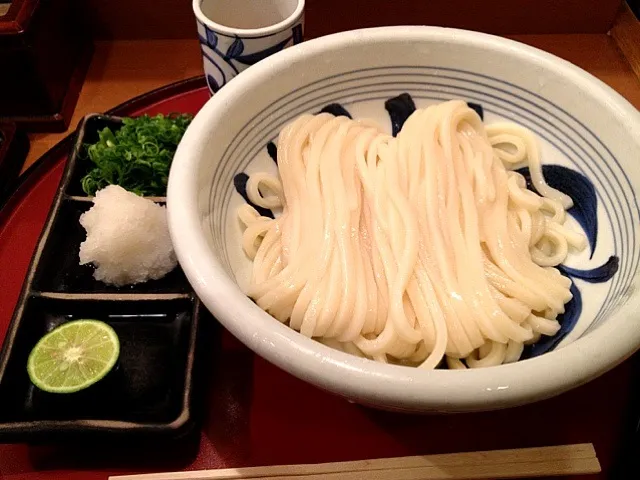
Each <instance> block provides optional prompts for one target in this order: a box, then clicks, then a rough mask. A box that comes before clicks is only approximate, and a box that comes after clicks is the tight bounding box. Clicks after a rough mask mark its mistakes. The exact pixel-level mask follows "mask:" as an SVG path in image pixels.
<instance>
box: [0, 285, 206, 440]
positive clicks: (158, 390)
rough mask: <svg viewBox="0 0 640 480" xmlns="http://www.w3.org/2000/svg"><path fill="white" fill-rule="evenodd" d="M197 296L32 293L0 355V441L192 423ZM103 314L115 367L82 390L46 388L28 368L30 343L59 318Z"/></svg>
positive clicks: (172, 430) (172, 428) (156, 432)
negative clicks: (115, 350)
mask: <svg viewBox="0 0 640 480" xmlns="http://www.w3.org/2000/svg"><path fill="white" fill-rule="evenodd" d="M199 310H200V307H199V302H198V301H197V300H195V299H194V298H193V297H192V296H185V297H184V298H176V299H173V300H149V301H140V300H64V299H57V298H47V297H45V296H38V295H33V296H31V297H30V298H29V299H28V300H27V302H26V305H25V307H24V310H23V314H22V316H21V319H22V322H21V325H20V328H18V329H17V330H16V332H15V335H14V336H13V337H12V341H11V344H10V345H7V346H6V348H5V351H4V352H3V357H2V360H1V361H0V441H2V442H19V441H43V440H46V441H55V440H56V439H59V438H62V439H65V438H68V437H69V436H74V435H75V436H78V435H82V434H84V433H90V434H100V436H104V435H105V434H108V435H110V436H118V435H119V436H127V437H129V436H131V435H132V434H134V435H136V436H151V435H152V436H156V437H158V436H159V437H177V436H182V435H184V434H186V433H188V432H189V431H190V430H191V429H192V428H193V427H194V418H193V414H192V409H193V406H194V395H193V390H192V382H193V371H194V361H195V355H196V350H197V345H196V341H197V339H196V333H197V331H198V322H199V314H200V311H199ZM83 318H91V319H98V320H102V321H104V322H106V323H108V324H109V325H111V327H113V329H114V330H115V332H116V334H117V335H118V338H119V340H120V356H119V359H118V363H117V364H116V367H114V369H113V370H112V371H111V372H110V373H109V374H108V375H107V376H106V377H105V378H103V379H102V380H100V381H99V382H98V383H96V384H95V385H93V386H91V387H89V388H88V389H86V390H83V391H80V392H77V393H72V394H53V393H47V392H44V391H42V390H40V389H38V388H37V387H35V386H34V385H33V384H32V383H31V381H30V379H29V376H28V374H27V370H26V364H27V358H28V356H29V353H30V352H31V349H32V348H33V347H34V346H35V344H36V343H37V342H38V340H39V339H40V338H41V337H42V336H44V335H45V334H46V333H48V332H50V331H51V330H53V329H54V328H56V327H58V326H59V325H61V324H63V323H65V322H68V321H71V320H78V319H83Z"/></svg>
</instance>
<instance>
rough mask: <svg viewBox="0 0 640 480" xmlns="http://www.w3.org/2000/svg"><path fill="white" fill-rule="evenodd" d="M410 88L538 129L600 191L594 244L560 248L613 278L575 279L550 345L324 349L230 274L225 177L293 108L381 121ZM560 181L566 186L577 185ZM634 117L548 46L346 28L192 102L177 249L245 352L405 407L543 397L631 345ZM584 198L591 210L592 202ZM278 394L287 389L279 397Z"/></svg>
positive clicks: (178, 200) (367, 400) (235, 242)
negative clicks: (429, 356) (459, 359)
mask: <svg viewBox="0 0 640 480" xmlns="http://www.w3.org/2000/svg"><path fill="white" fill-rule="evenodd" d="M402 92H409V93H410V94H411V95H413V98H414V100H415V101H416V103H417V105H418V107H420V106H423V105H425V104H428V103H430V102H434V101H442V100H446V99H450V98H463V99H465V100H467V101H471V102H475V103H479V104H482V106H483V107H484V110H485V113H486V120H487V121H492V120H494V119H496V118H505V119H509V120H513V121H516V122H518V123H520V124H522V125H524V126H527V127H529V128H530V129H532V130H533V131H534V132H535V133H536V134H537V135H538V137H540V138H541V141H542V154H543V159H544V162H545V163H559V164H562V165H566V166H570V167H571V168H572V169H573V170H575V171H579V172H582V174H584V175H585V176H586V177H588V178H589V179H590V180H591V182H592V183H593V185H594V187H595V190H596V192H597V195H595V196H593V198H591V200H589V201H588V202H587V203H589V202H591V203H589V205H587V207H588V208H593V207H594V206H595V204H594V201H597V209H596V211H597V215H596V214H594V213H593V212H591V213H589V212H586V217H587V218H589V219H591V220H593V219H594V218H597V220H598V225H599V229H598V231H597V233H596V232H593V231H592V236H593V239H594V243H595V242H596V241H597V243H596V245H595V246H596V248H595V251H594V254H593V257H592V258H589V255H588V254H585V255H583V256H578V257H574V258H571V259H570V262H569V263H570V264H571V266H573V267H577V268H582V269H593V268H594V267H598V266H600V265H601V264H603V263H605V262H606V260H607V259H608V258H609V257H610V256H612V255H615V256H617V257H618V259H619V269H618V271H617V273H616V274H615V275H614V277H613V278H612V279H611V280H608V281H606V282H602V283H595V284H594V283H589V282H585V281H583V280H580V279H578V280H576V281H575V284H576V286H577V288H578V290H579V291H580V293H581V295H580V296H581V299H582V309H581V310H578V313H579V315H578V316H577V323H576V325H575V326H574V327H573V328H572V329H571V332H569V333H568V335H567V336H566V338H564V340H563V341H562V342H561V343H560V345H558V346H557V347H556V348H555V349H554V350H553V351H551V352H549V353H545V354H543V355H541V356H537V357H535V358H531V359H527V360H523V361H520V362H518V363H515V364H511V365H503V366H499V367H491V368H485V369H476V370H467V371H447V370H436V371H424V370H421V369H414V368H408V367H401V366H392V365H382V364H379V363H375V362H373V361H369V360H364V359H360V358H357V357H355V356H350V355H348V354H345V353H342V352H338V351H335V350H332V349H330V348H328V347H326V346H323V345H321V344H320V343H317V342H315V341H313V340H310V339H308V338H305V337H303V336H302V335H300V334H298V333H297V332H295V331H293V330H291V329H289V328H288V327H287V326H285V325H282V324H280V323H279V322H277V321H276V320H274V319H273V318H272V317H270V316H269V315H268V314H266V313H265V312H263V311H262V310H261V309H260V308H259V307H257V306H256V305H255V304H254V303H253V302H252V301H251V300H250V299H248V298H247V297H245V295H243V293H242V291H241V290H240V288H239V287H238V286H237V283H236V275H237V276H238V278H240V279H242V278H243V275H244V274H245V273H244V272H245V271H246V268H247V265H248V261H247V260H246V259H245V258H244V255H243V253H242V251H241V247H240V244H239V235H240V227H239V224H238V221H237V220H236V218H235V213H234V210H235V207H237V206H238V205H239V204H240V202H241V201H242V200H241V197H240V196H239V195H238V194H237V193H236V192H235V191H234V186H233V179H234V175H235V174H237V173H239V172H243V171H245V172H252V171H256V170H264V169H268V170H271V171H275V164H274V163H273V162H272V161H271V160H270V159H269V156H268V155H267V152H266V148H265V147H266V144H267V142H269V141H271V140H274V139H275V138H276V137H277V134H278V132H279V130H280V129H281V127H282V126H283V125H284V124H285V123H286V122H288V121H290V120H292V119H293V118H294V117H295V116H297V115H299V114H301V113H306V112H316V111H318V110H319V109H320V108H322V107H323V106H325V105H327V104H329V103H333V102H340V103H342V104H343V105H344V106H345V107H347V109H348V110H349V111H350V112H351V113H352V114H353V115H354V117H359V116H368V117H374V118H377V119H378V120H379V121H381V122H388V117H387V113H386V111H385V109H384V100H385V99H387V98H389V97H393V96H395V95H398V94H400V93H402ZM569 183H572V182H571V181H570V182H569ZM639 191H640V115H639V114H638V112H637V111H636V110H635V109H634V108H633V107H632V106H631V105H630V104H629V103H627V102H626V101H625V100H624V99H623V98H622V97H621V96H619V95H618V94H617V93H615V92H614V91H613V90H612V89H610V88H609V87H607V86H606V85H604V84H603V83H602V82H600V81H598V80H597V79H595V78H594V77H592V76H591V75H589V74H587V73H585V72H584V71H582V70H580V69H579V68H577V67H575V66H573V65H571V64H569V63H567V62H565V61H563V60H560V59H558V58H556V57H554V56H552V55H549V54H547V53H544V52H541V51H539V50H536V49H534V48H530V47H527V46H524V45H521V44H519V43H516V42H513V41H510V40H505V39H501V38H498V37H494V36H489V35H484V34H479V33H472V32H467V31H461V30H453V29H443V28H432V27H389V28H379V29H367V30H359V31H353V32H345V33H341V34H337V35H332V36H328V37H324V38H320V39H316V40H312V41H309V42H306V43H303V44H301V45H298V46H296V47H293V48H290V49H287V50H285V51H283V52H281V53H278V54H276V55H274V56H272V57H270V58H268V59H267V60H265V61H262V62H260V63H258V64H257V65H255V66H253V67H251V68H249V69H248V70H246V71H245V72H243V73H242V74H241V75H239V76H238V77H237V78H236V79H234V80H233V81H232V82H231V83H229V84H228V85H227V86H225V88H223V89H222V90H221V91H220V92H218V93H217V94H216V95H215V96H214V97H213V98H212V99H211V100H210V101H209V102H208V103H207V104H206V105H205V106H204V108H203V109H202V110H201V111H200V113H198V115H197V116H196V118H195V119H194V121H193V123H192V125H191V126H190V127H189V129H188V130H187V132H186V134H185V136H184V139H183V140H182V142H181V144H180V146H179V148H178V151H177V153H176V156H175V159H174V162H173V167H172V169H171V175H170V179H169V190H168V212H169V226H170V229H171V234H172V238H173V241H174V244H175V248H176V252H177V255H178V259H179V261H180V264H181V265H182V268H183V269H184V271H185V272H186V275H187V277H188V278H189V281H190V282H191V284H192V285H193V287H194V289H195V291H196V292H197V294H198V295H199V297H200V298H201V299H202V301H203V302H204V304H205V305H206V306H207V307H208V308H209V309H210V310H211V312H212V313H213V314H214V315H215V316H216V317H217V318H218V319H219V320H220V322H221V323H222V324H223V325H224V326H225V327H226V328H227V329H228V330H229V331H231V333H232V334H233V335H235V336H236V337H238V338H239V339H240V340H241V341H242V342H244V343H245V344H246V345H247V346H248V347H249V348H251V349H252V350H254V351H255V352H256V353H258V354H259V355H261V356H263V357H264V358H266V359H267V360H269V361H271V362H273V363H274V364H276V365H277V366H279V367H281V368H282V369H284V370H286V371H288V372H290V373H291V374H293V375H295V376H297V377H299V378H302V379H304V380H306V381H308V382H310V383H312V384H314V385H317V386H319V387H321V388H324V389H327V390H329V391H331V392H335V393H337V394H339V395H343V396H345V397H347V398H350V399H353V400H355V401H357V402H360V403H364V404H368V405H375V406H378V407H382V408H388V409H398V410H408V411H471V410H489V409H494V408H502V407H506V406H513V405H518V404H524V403H527V402H531V401H535V400H540V399H543V398H547V397H550V396H553V395H555V394H558V393H561V392H563V391H566V390H569V389H571V388H573V387H576V386H578V385H580V384H583V383H585V382H587V381H589V380H590V379H593V378H594V377H596V376H598V375H600V374H602V373H604V372H605V371H606V370H608V369H610V368H612V367H614V366H615V365H616V364H618V363H620V362H621V361H623V360H624V359H625V358H627V357H628V356H629V355H631V354H632V353H633V352H634V351H635V350H636V349H637V348H638V347H639V346H640V318H639V317H640V295H639V294H638V282H639V280H638V262H639V260H640V249H639V245H640V242H639V239H638V233H639V232H638V227H639V225H640V220H639V212H638V203H637V200H636V194H637V192H639ZM588 208H587V209H588ZM283 395H285V393H283Z"/></svg>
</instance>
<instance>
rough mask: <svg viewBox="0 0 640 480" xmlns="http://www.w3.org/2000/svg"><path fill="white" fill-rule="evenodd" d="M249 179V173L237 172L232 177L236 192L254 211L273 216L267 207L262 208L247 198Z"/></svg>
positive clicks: (264, 215) (265, 215)
mask: <svg viewBox="0 0 640 480" xmlns="http://www.w3.org/2000/svg"><path fill="white" fill-rule="evenodd" d="M248 180H249V175H247V174H246V173H244V172H243V173H239V174H237V175H236V176H235V177H233V185H234V186H235V188H236V192H238V193H239V194H240V195H241V196H242V198H244V201H245V202H247V203H248V204H249V205H251V206H252V207H253V208H255V209H256V211H257V212H258V213H259V214H260V215H261V216H263V217H269V218H274V215H273V212H272V211H271V210H269V209H267V208H262V207H260V206H258V205H256V204H255V203H253V202H252V201H251V200H249V196H248V195H247V181H248Z"/></svg>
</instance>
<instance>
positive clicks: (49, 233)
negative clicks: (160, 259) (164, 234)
mask: <svg viewBox="0 0 640 480" xmlns="http://www.w3.org/2000/svg"><path fill="white" fill-rule="evenodd" d="M106 126H108V127H110V128H111V129H112V130H114V131H115V130H117V129H118V128H119V127H120V126H121V119H119V118H117V117H107V116H103V115H89V116H87V117H85V119H84V120H83V121H82V122H81V124H80V126H79V128H78V131H77V134H76V141H75V146H74V148H73V150H72V152H71V153H70V156H69V158H68V161H67V165H66V168H65V173H64V175H63V177H62V181H61V183H60V186H59V189H58V192H57V194H56V197H55V199H54V202H53V204H52V206H51V210H50V212H49V217H48V219H47V222H46V224H45V227H44V229H43V231H42V233H41V236H40V239H39V241H38V245H37V247H36V251H35V254H34V256H33V259H32V260H31V264H30V267H29V271H28V274H27V277H26V279H25V282H24V284H23V288H22V293H21V296H20V299H19V301H18V304H17V307H16V309H15V311H14V315H13V318H12V321H11V325H10V327H9V330H8V332H7V335H6V337H5V341H4V344H3V347H2V352H1V354H0V442H34V443H48V442H54V441H60V440H69V439H71V440H77V439H84V438H86V437H91V438H96V437H98V438H103V437H109V438H113V437H117V438H121V439H137V438H140V437H144V438H148V439H152V438H153V439H162V440H174V439H176V438H182V437H184V436H185V435H186V434H188V433H190V432H192V431H193V430H194V427H196V426H197V423H198V414H197V411H196V410H197V406H198V405H199V402H198V399H197V397H198V393H197V392H198V390H197V386H196V385H195V384H196V383H197V378H196V377H197V372H198V370H199V368H198V360H197V359H198V351H199V348H198V332H199V331H200V324H201V323H202V322H201V317H202V316H203V315H204V309H203V308H201V305H200V301H199V300H198V298H197V297H196V296H195V294H194V293H193V291H192V289H191V287H190V285H189V283H188V282H187V279H186V277H185V275H184V273H183V272H182V270H181V269H180V267H179V266H177V267H176V268H175V269H174V270H173V271H172V272H170V273H169V274H167V275H166V276H165V277H164V278H162V279H159V280H150V281H148V282H146V283H141V284H138V285H135V286H124V287H115V286H111V285H107V284H104V283H102V282H100V281H98V280H95V279H94V277H93V267H92V266H89V265H79V257H78V252H79V248H80V243H81V242H82V241H84V238H85V233H84V230H83V228H82V226H81V225H80V224H79V218H80V215H81V214H82V213H83V212H86V211H87V210H89V209H90V208H91V206H92V205H93V203H92V198H91V197H88V196H86V195H85V194H84V193H83V192H82V189H81V188H80V179H81V178H82V176H83V175H84V174H85V173H86V172H87V171H88V168H89V161H88V160H86V159H85V158H84V152H83V149H84V148H85V147H84V145H85V144H86V143H87V142H89V143H91V142H94V141H95V140H96V139H97V132H98V131H99V130H101V129H103V128H104V127H106ZM152 200H153V201H154V202H156V203H164V200H165V199H164V198H152ZM86 318H89V319H95V320H100V321H102V322H105V323H106V324H108V325H109V326H110V327H112V328H113V330H114V331H115V332H116V334H117V336H118V339H119V342H120V355H119V358H118V362H117V364H116V366H115V367H114V368H113V370H112V371H111V372H110V373H109V374H108V375H107V376H106V377H105V378H104V379H102V380H100V381H99V382H98V383H97V384H96V385H94V386H92V387H90V388H88V389H86V390H84V391H80V392H78V393H73V394H51V393H47V392H44V391H42V390H40V389H38V388H36V387H35V386H34V385H33V384H32V383H31V381H30V378H29V375H28V373H27V368H26V365H27V358H28V356H29V353H30V351H31V350H32V349H33V347H34V346H35V344H36V343H37V342H38V340H39V339H40V338H42V337H43V336H44V335H45V334H46V333H48V332H50V331H51V330H53V329H55V328H56V327H58V326H59V325H61V324H63V323H65V322H68V321H72V320H78V319H86Z"/></svg>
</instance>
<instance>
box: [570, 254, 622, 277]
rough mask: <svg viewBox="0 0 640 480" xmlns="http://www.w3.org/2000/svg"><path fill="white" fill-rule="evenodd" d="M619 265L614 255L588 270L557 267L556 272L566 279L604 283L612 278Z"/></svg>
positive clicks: (618, 260)
mask: <svg viewBox="0 0 640 480" xmlns="http://www.w3.org/2000/svg"><path fill="white" fill-rule="evenodd" d="M619 265H620V259H619V258H618V257H616V256H615V255H612V256H610V257H609V260H607V261H606V263H604V264H602V265H600V266H599V267H596V268H592V269H590V270H579V269H577V268H571V267H566V266H564V265H559V266H558V270H560V272H562V274H564V275H565V276H567V277H571V278H579V279H580V280H584V281H585V282H589V283H604V282H608V281H609V280H611V279H612V278H613V276H614V275H615V274H616V272H617V271H618V267H619Z"/></svg>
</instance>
